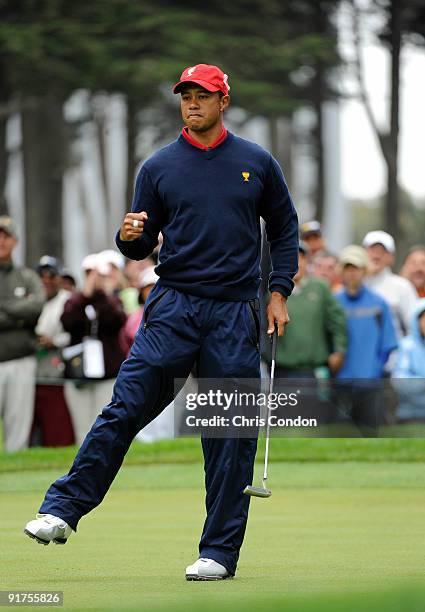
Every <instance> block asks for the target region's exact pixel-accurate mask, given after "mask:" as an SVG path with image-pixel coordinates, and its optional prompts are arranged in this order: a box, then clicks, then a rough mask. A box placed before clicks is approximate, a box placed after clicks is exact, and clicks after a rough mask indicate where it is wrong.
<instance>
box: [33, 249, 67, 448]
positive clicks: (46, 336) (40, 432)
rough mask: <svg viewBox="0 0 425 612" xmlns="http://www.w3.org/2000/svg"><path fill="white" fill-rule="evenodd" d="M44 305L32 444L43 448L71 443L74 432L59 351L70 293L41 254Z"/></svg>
mask: <svg viewBox="0 0 425 612" xmlns="http://www.w3.org/2000/svg"><path fill="white" fill-rule="evenodd" d="M37 272H38V275H39V276H40V279H41V282H42V283H43V287H44V292H45V296H46V302H45V303H44V305H43V310H42V311H41V315H40V317H39V319H38V321H37V326H36V328H35V333H36V334H37V339H38V347H37V354H36V355H37V385H36V393H35V406H34V422H33V431H32V436H31V438H32V443H33V444H35V443H37V444H41V445H42V446H69V445H70V444H74V442H75V438H74V430H73V427H72V423H71V417H70V415H69V411H68V406H67V403H66V400H65V395H64V388H63V384H61V380H62V379H63V370H64V366H63V362H62V358H61V349H63V348H64V347H65V346H68V344H69V342H70V339H71V337H70V335H69V333H68V332H66V331H65V330H64V328H63V326H62V323H61V316H62V313H63V310H64V306H65V304H66V302H67V301H68V300H69V298H70V297H71V293H70V292H69V291H66V289H63V288H62V286H61V285H62V279H61V266H60V264H59V262H58V260H57V259H56V258H55V257H51V256H50V255H43V257H41V259H40V261H39V262H38V265H37Z"/></svg>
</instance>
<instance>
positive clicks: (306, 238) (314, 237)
mask: <svg viewBox="0 0 425 612" xmlns="http://www.w3.org/2000/svg"><path fill="white" fill-rule="evenodd" d="M300 238H301V240H302V241H303V242H305V243H306V245H307V247H308V256H309V258H310V259H313V257H314V256H315V255H316V253H318V252H319V251H325V250H326V244H325V239H324V238H323V235H322V226H321V225H320V223H319V221H307V222H306V223H303V224H302V225H301V226H300Z"/></svg>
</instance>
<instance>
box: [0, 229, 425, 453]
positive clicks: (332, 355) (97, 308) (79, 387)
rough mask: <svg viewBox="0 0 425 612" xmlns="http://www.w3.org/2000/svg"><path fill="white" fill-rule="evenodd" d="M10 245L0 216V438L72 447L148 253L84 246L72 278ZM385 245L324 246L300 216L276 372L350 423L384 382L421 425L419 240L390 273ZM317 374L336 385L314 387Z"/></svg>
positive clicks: (389, 248)
mask: <svg viewBox="0 0 425 612" xmlns="http://www.w3.org/2000/svg"><path fill="white" fill-rule="evenodd" d="M17 242H18V233H17V229H16V226H15V224H14V222H13V220H12V219H10V218H9V217H0V416H1V419H2V422H3V438H4V447H5V449H6V451H16V450H20V449H23V448H25V447H27V446H28V445H45V446H65V445H68V444H73V443H77V444H81V442H82V441H83V439H84V437H85V435H86V433H87V431H88V430H89V428H90V426H91V424H92V423H93V421H94V420H95V418H96V416H97V414H98V413H99V412H100V411H101V409H102V407H103V406H104V405H106V404H107V403H108V402H109V401H110V397H111V394H112V387H113V383H114V380H115V377H116V375H117V373H118V370H119V368H120V365H121V363H122V361H123V360H124V359H125V358H126V356H127V355H128V353H129V351H130V349H131V346H132V343H133V339H134V337H135V335H136V333H137V331H138V328H139V326H140V322H141V319H142V316H143V305H144V303H145V302H146V300H147V297H148V295H149V293H150V291H151V289H152V288H153V286H154V285H155V283H156V281H157V280H158V277H157V276H156V274H155V261H156V260H155V256H154V255H153V256H152V258H147V259H145V260H143V261H131V260H129V261H126V260H125V258H124V257H123V256H122V255H121V254H120V253H119V252H118V251H115V250H112V249H109V250H106V251H102V252H100V253H95V254H91V255H88V256H87V257H85V258H84V260H83V261H82V264H81V266H82V278H83V281H82V282H81V283H77V281H76V275H74V274H73V273H72V272H71V271H70V270H66V269H64V268H63V267H62V266H61V264H60V262H59V261H58V260H57V259H56V258H55V257H53V256H51V255H50V254H46V255H45V256H43V257H42V258H41V259H40V261H39V263H38V265H37V267H36V269H35V270H31V269H28V268H25V267H20V266H16V265H15V264H14V263H13V257H12V253H13V250H14V248H15V247H16V245H17ZM395 249H396V245H395V242H394V239H393V238H392V236H390V235H389V234H387V233H386V232H383V231H372V232H369V233H368V234H367V235H366V236H365V237H364V240H363V243H362V245H349V246H347V247H346V248H344V249H343V250H342V252H341V253H339V254H336V253H332V252H331V251H330V250H329V249H328V247H327V245H326V240H325V237H324V235H323V233H322V228H321V225H320V223H319V222H318V221H310V222H308V223H305V224H303V225H301V228H300V247H299V271H298V274H297V275H296V277H295V279H294V282H295V286H294V291H293V293H292V295H291V297H290V298H289V299H288V311H289V316H290V324H289V325H288V326H287V327H286V329H285V333H284V336H283V337H282V338H280V339H279V342H278V351H277V369H276V377H277V378H282V379H296V380H299V379H303V380H305V381H311V382H312V383H313V384H317V388H316V390H315V394H314V396H313V406H311V408H312V410H314V407H315V405H317V403H318V402H319V403H320V402H321V401H322V400H324V403H325V402H328V403H329V400H330V399H331V402H332V404H333V410H334V412H335V410H336V411H337V412H338V411H339V413H340V414H350V415H351V417H352V418H353V419H354V420H355V421H357V422H360V423H361V424H365V425H370V424H373V423H374V422H382V421H383V420H384V421H385V419H388V415H387V414H385V413H386V412H388V410H387V407H385V406H383V403H382V393H381V387H380V384H379V382H380V381H383V380H385V379H387V380H390V381H392V382H391V384H392V387H393V388H394V389H395V390H396V391H397V394H398V401H397V402H396V405H395V406H394V410H393V414H392V415H391V418H392V419H393V422H404V421H412V420H414V421H421V422H425V401H424V399H423V398H424V397H425V394H424V393H423V391H425V246H422V245H417V246H414V247H412V248H411V249H410V250H409V252H408V253H407V254H406V257H405V259H404V261H403V265H402V267H401V269H400V273H399V274H396V273H394V271H393V267H394V262H395ZM78 284H80V285H81V286H78ZM263 297H264V298H265V299H263V307H264V306H265V303H266V301H267V295H266V296H263ZM324 380H331V381H332V382H333V388H334V389H335V388H336V389H337V393H336V394H333V395H332V396H329V395H326V394H325V395H323V388H324V387H323V381H324ZM412 381H413V383H412Z"/></svg>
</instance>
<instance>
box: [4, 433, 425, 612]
mask: <svg viewBox="0 0 425 612" xmlns="http://www.w3.org/2000/svg"><path fill="white" fill-rule="evenodd" d="M272 444H275V457H279V458H280V457H281V454H282V455H283V454H284V452H285V447H286V451H287V453H286V454H287V455H288V456H289V458H290V459H291V460H290V461H282V460H279V461H274V462H273V463H271V465H270V469H269V478H270V482H269V484H270V487H271V489H272V491H273V495H272V497H271V498H270V499H256V498H253V499H252V500H251V513H250V518H249V522H248V530H247V535H246V540H245V544H244V547H243V549H242V553H241V558H240V562H239V567H238V573H237V576H236V577H235V578H234V579H233V580H226V581H223V582H211V583H197V582H186V581H185V579H184V570H185V566H186V565H187V564H189V563H191V562H193V560H194V559H196V558H197V542H198V538H199V535H200V531H201V528H202V523H203V519H204V506H203V503H204V501H203V497H204V493H203V468H202V463H201V462H200V451H199V447H198V446H197V445H198V442H197V441H194V440H189V441H188V440H184V441H180V440H176V441H173V442H168V443H162V445H161V444H158V445H149V446H143V445H138V446H137V447H136V448H135V450H133V449H132V450H131V451H130V454H129V457H128V462H127V463H126V464H125V466H124V467H123V468H122V470H121V472H120V473H119V475H118V477H117V479H116V481H115V482H114V484H113V486H112V488H111V490H110V492H109V493H108V495H107V497H106V498H105V500H104V502H103V504H102V505H101V506H100V507H99V508H97V509H96V510H94V511H93V512H92V513H91V514H89V515H88V516H87V517H85V518H84V519H83V520H82V521H81V523H80V526H79V529H78V533H77V534H72V536H71V538H70V540H69V541H68V543H67V544H66V545H65V546H54V545H53V544H50V545H49V546H42V545H39V544H37V543H36V542H35V541H33V540H30V539H29V538H27V537H26V536H25V535H24V534H23V533H22V529H23V527H24V525H25V523H26V522H27V521H28V520H30V519H31V518H32V517H33V515H34V513H35V512H36V511H37V508H38V505H39V503H40V501H41V498H42V495H43V493H44V491H45V489H46V487H47V486H48V485H49V484H50V482H51V481H52V480H53V479H54V478H56V477H57V476H59V475H61V474H62V473H63V472H64V471H65V469H64V467H63V466H62V465H61V461H62V462H63V464H66V463H67V461H68V459H69V455H71V454H72V452H73V450H72V449H70V450H69V449H66V450H65V449H64V450H59V449H58V450H56V451H55V450H54V449H49V450H47V451H46V450H43V449H40V450H37V449H35V450H29V451H26V452H25V453H20V454H17V455H15V456H12V455H9V456H6V455H0V500H1V517H2V518H1V521H0V559H1V571H0V590H14V591H17V590H44V591H46V590H48V591H55V590H59V591H63V593H64V609H69V610H88V609H90V610H106V609H108V610H109V609H110V610H129V609H133V610H178V611H179V610H202V611H205V610H206V611H209V610H211V611H212V610H218V611H220V612H222V611H227V610H232V612H238V611H239V610H243V611H248V612H249V611H251V610H259V611H260V610H261V611H262V610H288V611H294V612H298V611H299V612H302V611H307V610H315V611H317V610H319V611H322V610H323V611H327V612H328V611H334V610H335V611H337V610H338V611H340V610H341V611H342V610H344V612H346V611H348V612H350V611H357V610H359V611H360V610H366V609H367V610H372V611H378V610H379V611H381V610H382V611H384V610H385V612H388V611H389V612H392V611H393V610H394V612H395V611H396V610H397V611H398V610H401V609H403V610H405V609H409V610H417V611H419V610H424V609H425V603H424V602H425V555H424V550H425V521H424V510H425V467H424V463H423V454H424V450H425V444H424V443H423V441H418V440H389V441H388V440H368V441H364V440H357V441H355V440H354V441H353V440H349V441H339V440H316V441H315V440H291V441H287V440H278V441H272ZM297 445H298V451H296V447H297ZM356 445H357V447H356ZM362 445H363V446H362ZM379 445H381V451H382V452H381V455H379ZM356 448H357V450H356ZM362 448H363V453H362V454H361V453H360V450H361V449H362ZM302 449H304V451H303V450H302ZM338 449H339V452H338ZM344 449H345V450H344ZM359 449H360V450H359ZM297 453H298V456H297ZM356 453H360V454H359V455H358V457H357V459H353V458H352V457H353V456H354V457H356ZM55 454H56V459H54V456H55ZM173 454H174V455H175V460H173V458H172V457H173ZM260 455H261V454H260ZM294 455H295V456H296V457H297V458H296V459H294V458H293V457H294ZM148 456H150V457H151V461H148V460H147V459H146V457H148ZM185 457H186V461H185ZM338 457H340V458H341V457H342V459H340V460H338ZM360 457H362V458H363V460H361V459H360ZM400 457H401V458H402V459H400ZM196 459H197V460H196ZM260 471H261V465H260V464H258V470H257V472H258V474H257V478H256V481H258V480H259V476H260Z"/></svg>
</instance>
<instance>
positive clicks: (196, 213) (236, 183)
mask: <svg viewBox="0 0 425 612" xmlns="http://www.w3.org/2000/svg"><path fill="white" fill-rule="evenodd" d="M131 210H132V211H133V212H141V211H146V212H147V214H148V220H147V221H146V222H145V225H144V231H143V233H142V235H141V237H140V238H138V239H137V240H134V241H122V240H120V238H119V232H118V233H117V237H116V243H117V246H118V248H119V249H120V251H121V252H122V253H123V254H124V255H126V256H127V257H129V258H130V259H144V258H145V257H147V256H148V255H149V254H150V253H151V252H152V250H153V249H154V248H155V247H156V245H157V244H158V234H159V232H162V234H163V237H164V242H163V245H162V247H161V250H160V254H159V262H160V263H159V264H158V266H157V267H156V273H157V274H158V276H159V277H160V281H159V282H160V284H161V285H164V286H168V287H174V288H175V289H178V290H181V291H182V292H185V293H189V294H192V295H197V296H201V297H211V298H215V299H219V300H238V301H239V300H250V299H253V298H255V297H257V295H258V288H259V284H260V280H261V275H260V253H261V228H260V217H262V218H263V219H264V221H265V223H266V233H267V240H268V241H269V243H270V254H271V260H272V268H273V271H272V272H271V274H270V279H269V289H270V291H279V292H280V293H281V294H282V295H284V296H289V295H290V294H291V291H292V288H293V282H292V277H293V276H294V275H295V274H296V271H297V266H298V220H297V214H296V211H295V208H294V205H293V202H292V199H291V196H290V194H289V191H288V188H287V186H286V183H285V180H284V177H283V174H282V171H281V169H280V167H279V165H278V163H277V162H276V160H275V159H274V158H273V157H272V156H271V155H270V153H268V152H267V151H265V150H264V149H262V148H261V147H259V146H258V145H256V144H254V143H251V142H249V141H247V140H244V139H242V138H239V137H237V136H234V135H233V134H231V133H230V132H229V133H228V136H227V138H226V139H225V140H224V141H223V142H222V143H221V144H220V145H218V146H217V147H215V148H213V149H209V150H202V149H199V148H197V147H195V146H193V145H192V144H190V143H189V142H187V140H186V139H185V138H183V136H181V135H180V137H179V138H178V139H177V140H175V141H174V142H172V143H170V144H169V145H168V146H166V147H164V148H163V149H160V150H159V151H158V152H156V153H155V154H154V155H153V156H152V157H150V158H149V159H148V160H147V161H145V163H144V164H143V166H142V168H141V169H140V172H139V174H138V177H137V181H136V189H135V194H134V199H133V204H132V208H131Z"/></svg>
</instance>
